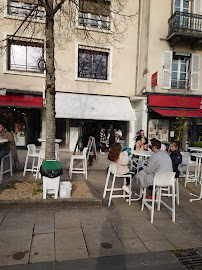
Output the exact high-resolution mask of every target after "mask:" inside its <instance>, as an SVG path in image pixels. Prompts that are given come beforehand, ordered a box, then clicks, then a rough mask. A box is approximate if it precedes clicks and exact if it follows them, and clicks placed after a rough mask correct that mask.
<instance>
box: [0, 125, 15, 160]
mask: <svg viewBox="0 0 202 270" xmlns="http://www.w3.org/2000/svg"><path fill="white" fill-rule="evenodd" d="M0 139H7V140H8V142H5V143H1V144H0V163H1V160H2V158H3V157H4V156H6V155H8V153H9V151H10V148H11V144H12V143H13V144H14V138H13V135H12V134H11V133H10V132H8V131H7V130H6V129H5V127H4V123H3V122H0Z"/></svg>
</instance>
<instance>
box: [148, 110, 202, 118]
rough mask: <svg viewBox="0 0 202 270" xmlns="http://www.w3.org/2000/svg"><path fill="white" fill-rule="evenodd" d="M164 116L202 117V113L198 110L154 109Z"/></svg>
mask: <svg viewBox="0 0 202 270" xmlns="http://www.w3.org/2000/svg"><path fill="white" fill-rule="evenodd" d="M152 110H153V111H155V112H157V113H158V114H160V115H162V116H167V117H180V116H182V117H202V113H201V112H199V111H196V110H185V109H182V110H180V109H179V110H172V109H171V110H169V109H152Z"/></svg>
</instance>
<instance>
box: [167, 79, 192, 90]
mask: <svg viewBox="0 0 202 270" xmlns="http://www.w3.org/2000/svg"><path fill="white" fill-rule="evenodd" d="M171 89H179V90H189V81H188V80H174V79H172V80H171Z"/></svg>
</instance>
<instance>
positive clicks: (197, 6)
mask: <svg viewBox="0 0 202 270" xmlns="http://www.w3.org/2000/svg"><path fill="white" fill-rule="evenodd" d="M194 14H202V0H194Z"/></svg>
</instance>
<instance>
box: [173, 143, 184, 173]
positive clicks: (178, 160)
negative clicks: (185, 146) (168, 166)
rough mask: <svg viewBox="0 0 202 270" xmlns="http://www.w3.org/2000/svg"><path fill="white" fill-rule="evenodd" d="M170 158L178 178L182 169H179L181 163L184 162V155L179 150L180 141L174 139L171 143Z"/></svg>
mask: <svg viewBox="0 0 202 270" xmlns="http://www.w3.org/2000/svg"><path fill="white" fill-rule="evenodd" d="M170 151H171V153H170V158H171V160H172V165H173V172H175V173H176V174H175V178H178V177H179V175H180V171H179V169H178V167H179V165H180V164H181V163H182V155H181V153H180V151H179V145H178V142H176V141H174V142H172V143H171V144H170Z"/></svg>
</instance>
